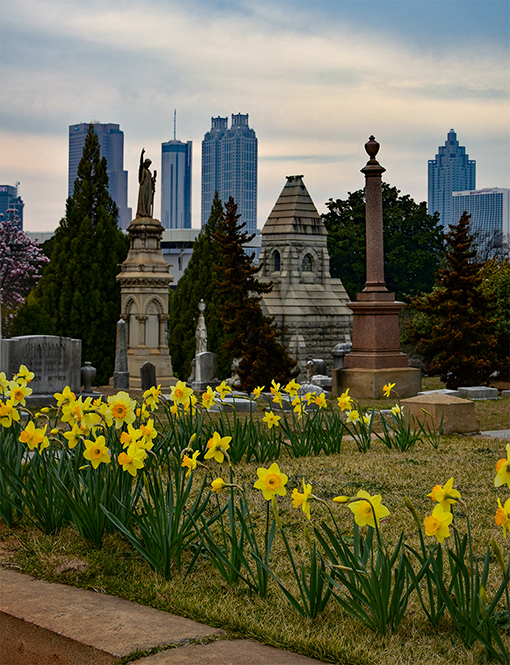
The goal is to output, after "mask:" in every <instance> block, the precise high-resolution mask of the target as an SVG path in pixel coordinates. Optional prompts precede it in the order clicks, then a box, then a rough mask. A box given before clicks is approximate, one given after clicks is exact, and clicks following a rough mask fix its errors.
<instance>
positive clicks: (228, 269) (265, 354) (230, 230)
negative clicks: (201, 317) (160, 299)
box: [214, 197, 297, 392]
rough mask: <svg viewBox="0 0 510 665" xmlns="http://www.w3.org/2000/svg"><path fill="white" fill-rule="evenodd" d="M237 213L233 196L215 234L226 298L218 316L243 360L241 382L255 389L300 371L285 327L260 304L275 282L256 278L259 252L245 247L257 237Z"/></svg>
mask: <svg viewBox="0 0 510 665" xmlns="http://www.w3.org/2000/svg"><path fill="white" fill-rule="evenodd" d="M239 217H240V215H238V214H237V205H236V203H235V202H234V199H233V198H232V197H230V198H229V200H228V202H227V204H226V206H225V212H224V214H223V217H222V219H221V221H220V224H219V228H218V231H217V232H216V233H215V234H214V237H215V238H216V240H217V241H218V244H219V248H220V255H221V259H220V263H221V272H220V278H219V280H218V283H217V289H218V293H219V295H220V296H221V298H222V303H223V304H222V306H221V308H220V316H221V319H222V321H223V327H224V330H225V333H226V335H227V340H226V342H225V349H226V350H227V352H228V353H229V355H230V356H231V357H232V358H238V359H240V364H239V368H238V374H239V378H240V380H241V387H242V388H243V390H246V391H249V392H251V391H252V390H253V389H254V388H255V387H256V386H257V385H260V386H262V385H265V386H268V385H269V384H270V383H271V380H272V379H274V380H275V381H277V382H279V383H284V382H287V381H288V380H289V379H290V378H291V377H292V376H295V375H296V374H297V372H296V371H295V370H294V368H295V365H296V362H295V361H294V360H292V359H291V358H290V357H289V355H288V354H287V351H286V349H285V347H284V346H283V345H282V344H281V343H280V342H279V341H278V340H279V338H281V335H282V332H281V331H279V330H278V328H277V326H276V324H275V323H274V322H273V320H272V319H271V318H269V317H266V316H264V314H263V312H262V309H261V307H260V297H261V295H262V294H263V293H269V292H270V291H271V289H272V285H271V284H261V283H260V282H259V281H258V280H257V278H256V277H255V274H256V273H257V271H258V268H256V267H255V266H254V265H253V259H254V256H255V255H254V254H251V255H248V254H246V253H245V251H244V245H245V244H246V243H248V242H250V240H252V239H253V237H254V236H253V235H252V236H249V235H248V234H247V233H246V232H244V231H243V228H244V227H245V224H238V220H239Z"/></svg>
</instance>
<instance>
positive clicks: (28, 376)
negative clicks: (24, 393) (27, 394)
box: [14, 365, 35, 385]
mask: <svg viewBox="0 0 510 665" xmlns="http://www.w3.org/2000/svg"><path fill="white" fill-rule="evenodd" d="M34 376H35V374H34V373H33V372H31V371H30V370H29V369H28V368H27V367H26V365H20V366H19V370H18V373H17V374H15V375H14V380H15V381H19V382H23V383H24V384H25V385H26V384H27V383H30V381H32V379H33V378H34Z"/></svg>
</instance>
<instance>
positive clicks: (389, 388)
mask: <svg viewBox="0 0 510 665" xmlns="http://www.w3.org/2000/svg"><path fill="white" fill-rule="evenodd" d="M394 387H395V384H394V383H387V384H386V385H385V386H384V387H383V392H384V396H385V397H389V396H390V395H391V391H392V390H393V388H394Z"/></svg>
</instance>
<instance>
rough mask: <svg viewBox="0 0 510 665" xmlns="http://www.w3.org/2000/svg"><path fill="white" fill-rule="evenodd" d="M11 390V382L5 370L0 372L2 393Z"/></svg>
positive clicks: (4, 393)
mask: <svg viewBox="0 0 510 665" xmlns="http://www.w3.org/2000/svg"><path fill="white" fill-rule="evenodd" d="M8 391H9V382H8V381H7V377H6V376H5V372H0V395H7V393H8Z"/></svg>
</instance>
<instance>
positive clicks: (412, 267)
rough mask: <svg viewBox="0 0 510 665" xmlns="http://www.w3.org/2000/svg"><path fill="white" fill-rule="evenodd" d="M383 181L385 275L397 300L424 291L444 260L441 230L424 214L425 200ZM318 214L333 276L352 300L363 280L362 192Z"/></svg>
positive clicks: (363, 219) (339, 201)
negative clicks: (320, 215)
mask: <svg viewBox="0 0 510 665" xmlns="http://www.w3.org/2000/svg"><path fill="white" fill-rule="evenodd" d="M399 194H400V191H399V190H398V189H397V188H396V187H391V186H390V185H388V184H387V183H385V182H383V183H382V198H383V233H384V276H385V279H386V284H387V286H388V289H389V290H390V291H394V292H395V293H396V297H397V299H403V298H405V296H407V295H411V296H417V295H418V294H420V293H428V292H429V291H430V290H431V289H432V287H433V285H434V280H435V278H434V275H435V272H436V270H437V269H438V268H439V266H440V264H441V261H442V259H443V256H444V236H443V228H442V226H441V225H440V223H439V216H438V215H437V214H435V215H434V216H432V215H429V214H428V213H427V206H426V204H425V202H423V203H416V202H415V201H414V200H413V199H412V198H411V197H410V196H409V195H407V194H406V195H405V196H399ZM326 206H327V207H328V209H329V212H328V213H326V214H324V215H322V218H323V219H324V223H325V225H326V228H327V230H328V251H329V255H330V271H331V276H332V277H339V278H340V279H341V280H342V283H343V285H344V287H345V289H346V290H347V293H348V294H349V296H350V297H351V298H355V296H356V293H359V292H360V291H362V290H363V288H364V286H365V280H366V229H365V190H364V189H360V190H358V191H357V192H353V193H351V192H349V195H348V199H346V200H340V199H337V200H336V201H333V199H330V200H329V201H328V203H326Z"/></svg>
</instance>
